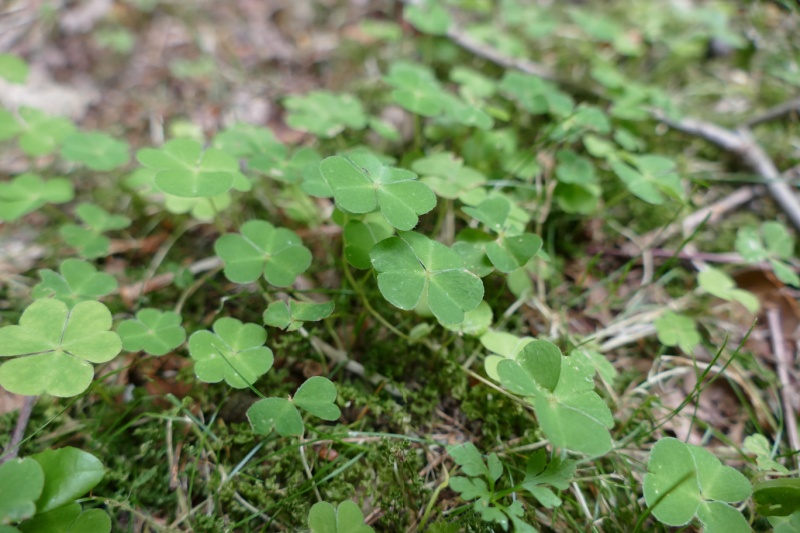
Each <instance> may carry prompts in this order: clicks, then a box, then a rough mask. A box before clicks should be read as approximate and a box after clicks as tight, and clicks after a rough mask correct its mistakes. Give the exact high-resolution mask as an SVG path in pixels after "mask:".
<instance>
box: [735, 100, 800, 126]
mask: <svg viewBox="0 0 800 533" xmlns="http://www.w3.org/2000/svg"><path fill="white" fill-rule="evenodd" d="M789 114H794V115H798V114H800V98H794V99H792V100H788V101H786V102H783V103H780V104H778V105H776V106H774V107H770V108H769V109H767V110H766V111H764V112H763V113H761V114H759V115H756V116H755V117H753V118H751V119H750V120H748V121H747V122H745V123H744V125H745V127H747V128H752V127H753V126H758V125H759V124H763V123H764V122H769V121H770V120H775V119H777V118H781V117H783V116H784V115H789Z"/></svg>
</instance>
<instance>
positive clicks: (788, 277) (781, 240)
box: [736, 221, 800, 287]
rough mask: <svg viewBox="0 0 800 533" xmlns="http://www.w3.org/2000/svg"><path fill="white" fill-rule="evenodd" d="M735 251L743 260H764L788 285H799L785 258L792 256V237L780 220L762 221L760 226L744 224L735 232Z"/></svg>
mask: <svg viewBox="0 0 800 533" xmlns="http://www.w3.org/2000/svg"><path fill="white" fill-rule="evenodd" d="M736 251H737V252H739V253H740V254H741V255H742V257H743V258H744V259H745V261H748V262H753V263H758V262H761V261H766V262H768V263H769V265H770V266H771V267H772V270H773V271H774V272H775V276H776V277H777V278H778V279H779V280H781V281H782V282H783V283H786V284H788V285H794V286H795V287H798V286H800V277H798V275H797V274H796V273H795V272H794V270H792V268H791V266H789V265H788V264H787V263H786V260H788V259H791V258H792V257H794V238H792V236H791V235H790V234H789V231H788V230H787V229H786V226H784V225H783V224H781V223H780V222H774V221H773V222H764V223H763V224H762V225H761V227H760V228H756V227H755V226H745V227H743V228H741V229H739V231H738V232H737V234H736Z"/></svg>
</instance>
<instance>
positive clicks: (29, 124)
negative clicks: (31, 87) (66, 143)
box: [18, 107, 75, 156]
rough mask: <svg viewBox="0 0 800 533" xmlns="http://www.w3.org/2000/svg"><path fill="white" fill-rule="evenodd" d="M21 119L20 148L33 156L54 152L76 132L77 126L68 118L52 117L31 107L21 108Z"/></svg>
mask: <svg viewBox="0 0 800 533" xmlns="http://www.w3.org/2000/svg"><path fill="white" fill-rule="evenodd" d="M19 118H20V119H21V122H20V123H19V125H20V132H21V133H20V136H19V140H18V142H19V147H20V148H21V149H22V151H23V152H25V153H26V154H28V155H31V156H39V155H45V154H49V153H51V152H53V151H54V150H55V149H56V148H58V145H59V144H61V142H62V141H63V140H64V138H66V137H67V135H69V134H70V133H72V132H73V131H74V130H75V125H74V124H73V123H72V121H71V120H69V119H68V118H63V117H51V116H50V115H48V114H46V113H44V112H43V111H39V110H38V109H33V108H31V107H21V108H20V109H19Z"/></svg>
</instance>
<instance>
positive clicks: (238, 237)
mask: <svg viewBox="0 0 800 533" xmlns="http://www.w3.org/2000/svg"><path fill="white" fill-rule="evenodd" d="M214 251H215V252H216V254H217V255H218V256H219V257H220V258H221V259H222V260H223V261H224V262H225V277H227V278H228V279H229V280H231V281H233V282H234V283H252V282H253V281H255V280H257V279H258V278H259V277H261V276H262V275H263V276H264V278H265V279H266V280H267V281H268V282H270V283H271V284H273V285H275V286H276V287H288V286H289V285H291V284H292V283H294V280H295V278H296V277H297V276H298V275H300V274H302V273H303V272H305V271H306V269H307V268H308V267H309V266H310V265H311V252H310V251H309V250H308V248H306V247H305V246H303V242H302V241H301V240H300V237H298V236H297V234H296V233H294V232H293V231H291V230H288V229H286V228H276V227H275V226H273V225H272V224H270V223H269V222H266V221H263V220H251V221H249V222H246V223H245V224H244V225H243V226H242V229H241V233H228V234H226V235H223V236H221V237H220V238H218V239H217V241H216V242H215V243H214Z"/></svg>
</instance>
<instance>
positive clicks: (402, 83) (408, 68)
mask: <svg viewBox="0 0 800 533" xmlns="http://www.w3.org/2000/svg"><path fill="white" fill-rule="evenodd" d="M383 81H385V82H386V83H388V84H389V85H391V86H392V87H394V90H393V91H392V92H391V97H392V100H394V102H395V103H397V104H399V105H400V106H402V107H403V108H405V109H407V110H408V111H411V112H412V113H415V114H417V115H421V116H423V117H435V116H437V115H439V114H441V113H442V111H443V110H444V101H443V95H444V94H446V93H445V92H444V91H443V90H442V88H441V86H440V85H439V82H438V81H437V80H436V77H435V76H434V75H433V72H432V71H431V70H430V69H429V68H428V67H424V66H422V65H418V64H415V63H407V62H404V61H397V62H395V63H392V65H391V66H390V67H389V73H388V74H387V75H386V76H384V77H383Z"/></svg>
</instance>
